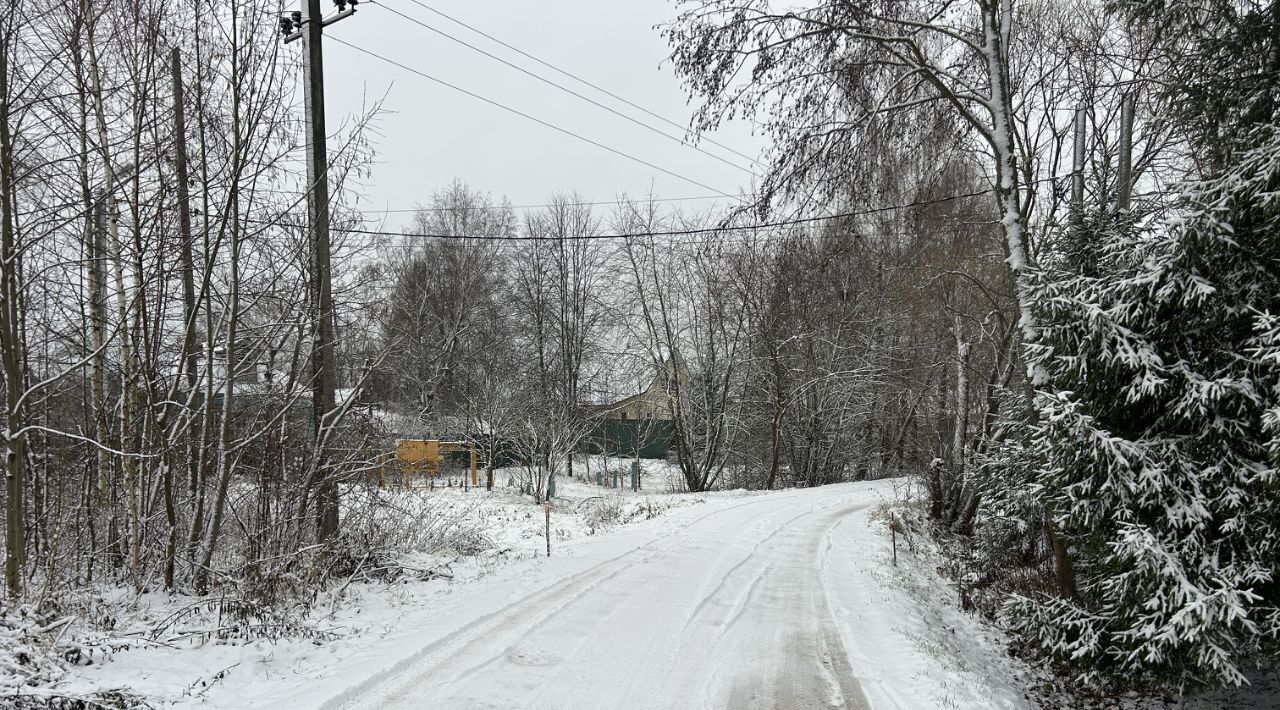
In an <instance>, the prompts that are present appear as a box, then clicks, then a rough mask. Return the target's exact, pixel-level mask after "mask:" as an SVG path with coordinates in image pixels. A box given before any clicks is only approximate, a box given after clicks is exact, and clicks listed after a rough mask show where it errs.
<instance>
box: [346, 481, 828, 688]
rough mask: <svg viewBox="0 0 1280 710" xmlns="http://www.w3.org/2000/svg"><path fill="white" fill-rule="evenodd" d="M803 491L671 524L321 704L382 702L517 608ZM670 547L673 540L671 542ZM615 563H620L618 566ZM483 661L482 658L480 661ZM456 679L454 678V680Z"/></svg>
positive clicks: (604, 576) (594, 581) (599, 579)
mask: <svg viewBox="0 0 1280 710" xmlns="http://www.w3.org/2000/svg"><path fill="white" fill-rule="evenodd" d="M802 495H803V493H793V494H790V495H781V496H770V495H762V496H756V497H752V498H751V499H749V500H746V501H743V502H741V503H737V504H734V505H726V506H724V507H720V508H716V509H713V510H710V511H707V512H706V514H705V515H701V516H698V517H696V518H693V519H691V520H688V521H681V523H683V524H681V525H676V526H673V528H672V529H671V530H670V531H669V532H667V533H666V534H664V535H661V536H660V537H657V538H655V539H653V540H650V541H648V542H646V543H644V544H641V545H639V546H637V547H635V548H632V549H630V550H627V551H626V552H623V553H622V554H619V555H616V556H614V557H611V558H609V559H606V560H603V561H601V562H599V563H596V564H595V565H593V566H591V567H589V568H587V569H586V570H583V571H581V572H579V573H577V574H574V575H570V576H567V577H564V578H561V579H560V580H558V581H556V582H553V583H552V584H551V585H550V586H548V587H544V588H542V589H541V590H538V591H536V592H534V593H533V595H532V598H527V599H520V600H516V601H512V602H510V603H508V604H506V605H504V606H502V607H500V608H498V609H496V610H494V611H492V612H489V613H487V614H485V615H484V616H482V617H480V618H478V619H476V620H475V621H472V622H469V623H467V624H465V625H463V626H461V627H459V628H457V629H455V630H453V631H451V632H450V633H448V634H446V635H445V636H443V637H441V638H440V639H438V640H436V641H434V642H432V643H430V644H428V645H427V646H424V647H423V648H422V649H420V650H419V651H418V652H416V653H415V654H413V655H412V656H410V657H408V658H406V659H404V660H401V661H400V662H398V663H396V664H395V665H394V666H392V667H391V668H389V669H387V670H386V671H384V672H382V673H379V674H377V675H375V676H373V677H371V678H369V679H367V680H365V681H364V682H362V683H360V684H359V685H357V686H355V687H353V688H350V689H348V690H347V691H345V692H343V693H341V694H340V695H338V696H337V697H335V698H333V699H331V700H330V701H329V702H327V703H325V704H324V705H323V706H321V707H322V710H355V709H356V708H362V707H369V708H376V707H381V706H382V704H383V703H382V702H381V700H382V699H383V698H387V697H388V696H394V695H396V694H398V692H399V691H400V690H402V687H403V686H404V685H405V684H406V683H408V682H410V681H412V680H413V678H412V677H410V678H405V677H402V676H405V675H412V676H414V677H417V676H421V675H425V672H426V671H429V670H432V667H433V666H435V667H438V666H439V665H441V662H440V661H439V660H432V659H434V658H435V657H437V656H440V655H442V654H445V653H447V652H449V651H454V653H453V654H450V655H456V654H457V653H460V652H461V651H464V650H465V649H467V648H468V647H473V646H475V645H476V644H477V643H480V642H483V643H485V644H487V643H489V642H490V641H491V639H488V638H487V636H488V632H490V631H491V630H492V627H498V628H501V627H502V626H506V625H510V624H512V623H514V622H517V621H519V620H520V619H521V618H522V615H521V614H519V613H515V614H513V612H518V611H519V610H520V609H518V608H524V610H525V611H528V609H529V608H531V607H532V608H536V607H537V605H541V604H546V603H548V602H552V601H555V600H556V599H557V598H558V597H559V596H560V595H561V594H562V593H563V592H565V591H566V590H568V589H569V588H571V587H573V586H575V585H590V588H591V589H594V588H595V587H597V586H599V584H601V583H603V582H605V581H608V579H611V578H612V577H614V576H616V575H617V574H619V573H621V572H622V571H624V570H625V569H626V568H627V567H629V566H630V565H632V564H635V562H634V561H631V559H630V558H632V557H635V556H637V555H640V554H642V553H645V552H651V553H655V552H661V551H663V550H655V549H654V548H655V547H656V546H657V545H658V543H661V542H671V543H672V545H674V544H676V543H678V542H680V541H681V540H680V538H681V537H682V536H683V535H686V534H687V533H688V531H689V530H690V529H691V528H693V527H695V526H698V525H700V524H703V523H706V522H707V521H710V520H712V519H714V518H717V517H719V516H722V515H725V514H728V513H732V512H735V511H738V510H739V509H741V508H745V507H748V506H755V505H760V504H762V503H772V504H777V503H778V502H779V501H780V500H792V499H794V498H798V497H801V496H802ZM668 547H670V546H668ZM615 567H617V569H614V568H615ZM588 591H589V590H588ZM582 596H583V594H581V593H580V594H577V595H574V596H573V598H572V599H571V600H569V601H568V602H567V603H564V604H561V605H558V608H557V609H555V610H554V611H553V613H552V614H549V615H547V616H548V618H549V617H550V616H553V615H554V614H555V613H557V612H559V611H563V610H564V609H565V608H567V607H568V606H569V605H570V604H571V603H572V602H573V601H577V600H578V599H581V598H582ZM480 665H481V666H483V665H484V664H480ZM451 685H455V684H451Z"/></svg>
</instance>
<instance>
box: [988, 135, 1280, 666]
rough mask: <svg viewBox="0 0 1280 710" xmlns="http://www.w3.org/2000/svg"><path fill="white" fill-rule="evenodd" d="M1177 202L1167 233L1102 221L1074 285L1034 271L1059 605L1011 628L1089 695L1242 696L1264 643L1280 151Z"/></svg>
mask: <svg viewBox="0 0 1280 710" xmlns="http://www.w3.org/2000/svg"><path fill="white" fill-rule="evenodd" d="M1247 144H1252V145H1254V146H1256V147H1254V148H1252V149H1249V150H1245V151H1242V152H1241V153H1239V154H1238V157H1237V159H1236V160H1235V161H1233V163H1234V164H1233V165H1232V166H1231V167H1230V168H1228V169H1226V170H1224V171H1223V172H1222V173H1221V174H1219V175H1218V176H1217V177H1215V178H1213V179H1210V180H1206V181H1204V182H1201V183H1198V184H1195V185H1191V186H1189V188H1188V189H1187V190H1186V203H1185V205H1184V206H1183V208H1182V209H1181V210H1180V211H1179V213H1180V216H1179V217H1178V218H1177V219H1175V220H1172V221H1170V222H1168V223H1165V224H1150V225H1142V226H1135V225H1133V224H1126V223H1125V222H1123V221H1117V222H1115V223H1113V224H1112V226H1111V227H1110V228H1107V229H1105V230H1104V233H1102V234H1099V235H1097V236H1098V237H1099V238H1098V239H1096V240H1093V243H1095V244H1097V245H1098V253H1097V255H1096V263H1095V264H1094V265H1093V269H1091V270H1090V272H1089V273H1080V272H1079V271H1074V270H1073V271H1070V272H1059V273H1053V272H1051V271H1046V272H1045V273H1044V274H1043V275H1042V279H1041V281H1040V283H1039V284H1038V298H1037V309H1038V311H1039V313H1038V316H1039V317H1038V319H1037V320H1038V322H1039V323H1040V328H1041V333H1040V335H1041V338H1040V340H1039V342H1038V343H1037V344H1036V346H1034V347H1033V348H1032V350H1031V352H1032V357H1033V358H1034V359H1035V360H1036V361H1037V363H1038V365H1039V366H1040V368H1042V371H1043V372H1044V373H1046V375H1047V377H1048V381H1047V382H1046V383H1043V386H1041V387H1040V388H1038V389H1039V391H1038V394H1037V405H1038V409H1039V412H1040V415H1041V420H1040V422H1039V424H1038V427H1037V433H1036V435H1035V437H1034V440H1033V442H1032V444H1031V449H1032V451H1035V452H1036V453H1037V454H1038V455H1039V456H1042V457H1043V459H1042V466H1041V469H1040V473H1039V476H1038V480H1037V481H1036V483H1035V485H1036V486H1039V487H1041V489H1042V490H1043V492H1044V495H1045V496H1046V498H1047V499H1048V500H1050V501H1051V507H1052V510H1053V511H1054V515H1055V521H1056V523H1057V526H1058V528H1059V530H1060V531H1061V532H1062V534H1063V535H1065V536H1066V537H1067V538H1068V539H1069V540H1070V543H1071V545H1072V548H1073V552H1074V554H1075V563H1076V575H1077V582H1078V590H1079V595H1078V597H1077V598H1074V599H1063V598H1046V599H1030V598H1026V597H1015V598H1014V599H1013V601H1012V602H1011V603H1010V605H1009V607H1010V609H1009V610H1010V611H1011V612H1012V618H1013V620H1014V624H1015V627H1016V628H1017V629H1018V630H1019V631H1020V632H1021V634H1022V635H1023V636H1024V637H1025V638H1028V639H1030V640H1031V641H1033V642H1034V643H1035V644H1037V645H1038V646H1040V647H1041V648H1042V649H1043V650H1044V651H1046V652H1047V653H1049V654H1051V655H1053V656H1056V657H1058V658H1060V659H1061V660H1062V661H1064V662H1066V663H1068V664H1069V668H1070V669H1071V671H1072V673H1073V674H1074V675H1076V676H1077V677H1079V678H1081V679H1082V680H1085V681H1088V682H1106V681H1108V680H1110V679H1116V678H1123V679H1124V682H1125V684H1126V685H1128V686H1129V687H1134V686H1135V685H1136V686H1139V687H1144V686H1145V687H1171V688H1175V689H1185V688H1189V687H1196V686H1204V685H1223V684H1239V683H1242V682H1244V676H1243V674H1242V671H1246V670H1247V669H1248V667H1249V666H1250V665H1251V664H1254V663H1257V662H1259V660H1260V659H1262V658H1267V657H1274V654H1275V650H1276V649H1275V641H1276V638H1277V635H1278V634H1280V616H1278V615H1277V607H1278V606H1280V584H1277V577H1276V572H1277V568H1278V567H1280V479H1278V478H1277V463H1278V456H1277V455H1278V454H1280V446H1278V444H1277V423H1278V422H1280V367H1277V365H1278V364H1280V349H1278V344H1280V336H1278V331H1277V321H1276V315H1277V314H1280V195H1278V194H1277V189H1280V131H1277V130H1275V129H1273V128H1269V127H1264V128H1258V129H1255V131H1254V133H1253V135H1252V136H1251V140H1250V141H1249V143H1247Z"/></svg>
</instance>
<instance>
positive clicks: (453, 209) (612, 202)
mask: <svg viewBox="0 0 1280 710" xmlns="http://www.w3.org/2000/svg"><path fill="white" fill-rule="evenodd" d="M723 199H725V198H724V196H723V195H699V196H694V197H646V198H644V201H645V202H690V201H693V200H723ZM733 199H735V200H736V199H739V198H736V197H735V198H733ZM631 202H633V200H596V201H592V202H560V203H544V204H538V205H506V204H494V205H488V206H477V207H403V208H398V209H385V210H373V209H371V210H360V208H353V209H357V210H359V211H361V212H372V213H374V214H392V213H396V212H404V213H410V214H415V213H418V212H466V211H469V210H482V209H497V210H506V209H512V210H536V209H545V208H548V207H598V206H600V205H626V204H630V203H631Z"/></svg>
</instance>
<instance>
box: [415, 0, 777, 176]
mask: <svg viewBox="0 0 1280 710" xmlns="http://www.w3.org/2000/svg"><path fill="white" fill-rule="evenodd" d="M409 2H411V3H413V4H414V5H417V6H418V7H420V8H422V9H424V10H426V11H427V12H432V13H435V14H437V15H439V16H440V17H443V18H444V19H446V20H448V21H450V22H452V23H454V24H456V25H459V26H461V27H465V28H467V29H468V30H471V31H472V32H474V33H476V34H478V35H480V36H481V37H484V38H485V39H487V40H489V41H491V42H495V43H497V44H500V45H502V46H503V47H506V48H507V49H509V50H511V51H513V52H515V53H516V54H519V55H520V56H522V57H525V58H526V59H531V60H533V61H535V62H537V63H538V64H541V65H542V66H544V67H546V68H548V69H550V70H552V71H554V72H556V73H558V74H562V75H564V76H567V77H569V78H570V79H573V80H574V81H576V82H578V83H580V84H582V85H584V86H589V87H591V88H592V89H595V90H596V91H599V92H600V93H602V94H604V95H606V96H609V97H611V98H613V99H615V100H617V101H621V102H622V103H624V104H626V105H628V106H630V107H631V108H633V109H636V110H637V111H640V112H642V113H644V114H646V115H648V116H651V117H653V118H656V119H658V120H659V121H662V122H663V123H666V124H669V125H672V126H675V127H676V128H679V129H680V130H682V131H683V130H687V128H688V127H687V126H684V125H681V124H680V123H677V122H676V121H672V120H671V119H669V118H666V117H665V116H662V115H659V114H656V113H654V112H653V111H650V110H649V109H647V108H645V107H643V106H640V105H639V104H636V103H633V102H631V101H629V100H627V99H625V98H623V97H621V96H619V95H617V94H615V93H613V92H612V91H609V90H608V89H606V88H604V87H602V86H600V85H598V84H594V83H592V82H590V81H588V80H586V79H583V78H582V77H580V76H578V75H576V74H574V73H572V72H570V71H568V70H566V69H561V68H560V67H557V66H556V65H554V64H551V63H549V62H546V61H544V60H542V59H539V58H538V57H535V56H533V55H532V54H529V53H528V52H526V51H524V50H522V49H520V48H519V47H513V46H512V45H510V44H507V43H506V42H503V41H502V40H500V39H498V38H497V37H494V36H493V35H491V34H488V33H486V32H484V31H482V30H479V29H477V28H475V27H472V26H471V25H468V24H467V23H465V22H463V21H462V20H459V19H457V18H455V17H451V16H450V15H446V14H445V13H443V12H441V11H439V10H437V9H435V8H433V7H431V6H429V5H427V4H426V3H423V2H420V1H419V0H409ZM704 138H705V140H706V141H707V142H708V143H710V144H712V145H714V146H719V147H720V148H723V149H725V150H727V151H729V152H730V153H733V154H734V155H736V156H738V157H741V158H745V159H746V160H748V161H750V162H751V164H752V165H759V164H760V163H759V161H758V160H756V159H755V158H752V157H751V156H749V155H747V154H745V153H740V152H738V151H736V150H734V149H733V148H730V147H729V146H727V145H724V144H723V143H720V142H717V141H715V140H713V139H711V138H706V137H705V136H704Z"/></svg>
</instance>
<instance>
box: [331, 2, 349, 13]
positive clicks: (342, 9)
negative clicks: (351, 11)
mask: <svg viewBox="0 0 1280 710" xmlns="http://www.w3.org/2000/svg"><path fill="white" fill-rule="evenodd" d="M333 4H334V5H337V6H338V12H345V11H346V9H347V0H333Z"/></svg>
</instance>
